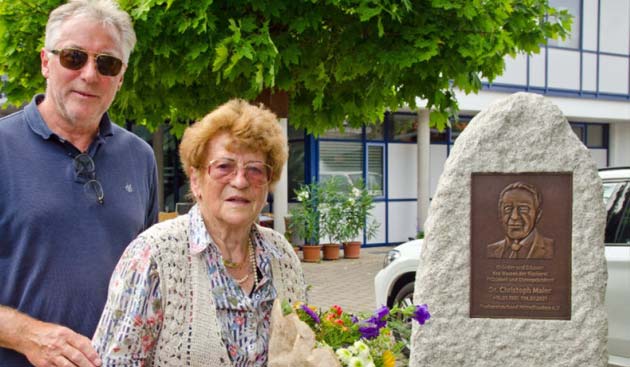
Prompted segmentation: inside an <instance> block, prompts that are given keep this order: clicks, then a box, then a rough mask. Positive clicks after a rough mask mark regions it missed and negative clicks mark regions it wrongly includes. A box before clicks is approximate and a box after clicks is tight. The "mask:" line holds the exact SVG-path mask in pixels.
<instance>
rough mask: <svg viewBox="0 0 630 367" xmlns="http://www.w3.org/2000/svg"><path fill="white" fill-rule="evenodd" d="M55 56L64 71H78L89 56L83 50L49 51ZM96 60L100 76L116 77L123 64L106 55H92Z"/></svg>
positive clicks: (64, 49)
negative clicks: (57, 57)
mask: <svg viewBox="0 0 630 367" xmlns="http://www.w3.org/2000/svg"><path fill="white" fill-rule="evenodd" d="M50 52H52V53H53V54H55V55H58V56H59V63H61V66H63V67H64V68H66V69H70V70H79V69H81V68H82V67H83V66H85V64H86V63H87V61H88V57H89V56H90V54H88V53H87V52H85V51H83V50H79V49H76V48H62V49H60V50H50ZM94 57H95V59H96V69H97V70H98V72H99V73H101V74H102V75H107V76H116V75H118V73H120V69H122V66H123V62H122V60H121V59H119V58H117V57H114V56H111V55H106V54H94Z"/></svg>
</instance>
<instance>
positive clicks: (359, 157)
mask: <svg viewBox="0 0 630 367" xmlns="http://www.w3.org/2000/svg"><path fill="white" fill-rule="evenodd" d="M357 175H358V177H362V176H363V144H361V143H359V142H356V143H355V142H338V141H320V142H319V181H320V182H325V181H327V180H329V179H331V178H332V177H338V178H339V179H340V181H341V183H342V185H343V186H344V187H343V189H348V188H349V187H350V186H351V185H352V184H353V183H354V182H353V177H357Z"/></svg>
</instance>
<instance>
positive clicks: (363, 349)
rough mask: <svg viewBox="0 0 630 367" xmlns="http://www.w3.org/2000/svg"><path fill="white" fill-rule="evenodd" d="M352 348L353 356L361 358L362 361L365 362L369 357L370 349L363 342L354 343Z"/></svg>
mask: <svg viewBox="0 0 630 367" xmlns="http://www.w3.org/2000/svg"><path fill="white" fill-rule="evenodd" d="M354 348H355V350H356V353H355V354H357V355H358V356H359V357H361V359H362V360H363V361H366V359H367V358H368V357H370V347H368V346H367V344H365V343H364V342H362V341H360V340H357V341H356V342H354ZM370 358H371V357H370ZM366 362H367V361H366Z"/></svg>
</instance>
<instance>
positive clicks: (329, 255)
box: [323, 243, 340, 260]
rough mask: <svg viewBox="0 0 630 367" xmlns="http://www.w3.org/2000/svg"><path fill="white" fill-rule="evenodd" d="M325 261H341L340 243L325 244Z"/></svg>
mask: <svg viewBox="0 0 630 367" xmlns="http://www.w3.org/2000/svg"><path fill="white" fill-rule="evenodd" d="M323 246H324V260H338V259H339V247H340V246H339V244H338V243H325V244H324V245H323Z"/></svg>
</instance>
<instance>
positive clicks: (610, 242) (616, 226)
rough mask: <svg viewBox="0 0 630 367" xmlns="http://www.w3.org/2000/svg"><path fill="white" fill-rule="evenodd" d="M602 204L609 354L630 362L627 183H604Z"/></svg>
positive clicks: (629, 190)
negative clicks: (604, 223) (604, 205)
mask: <svg viewBox="0 0 630 367" xmlns="http://www.w3.org/2000/svg"><path fill="white" fill-rule="evenodd" d="M604 201H605V203H606V211H607V218H606V219H607V223H606V234H605V242H606V261H607V264H608V285H607V288H606V307H607V310H608V352H609V354H610V355H611V358H613V357H612V356H616V357H620V358H623V359H624V360H625V359H626V358H630V312H628V305H629V304H630V181H628V180H610V181H604ZM624 365H625V364H624Z"/></svg>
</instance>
